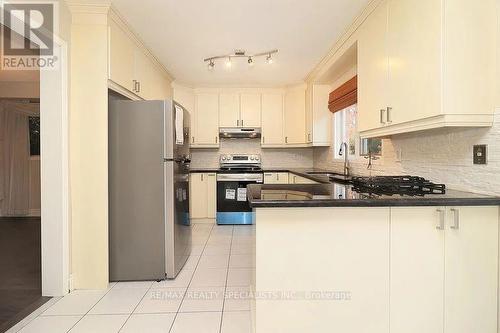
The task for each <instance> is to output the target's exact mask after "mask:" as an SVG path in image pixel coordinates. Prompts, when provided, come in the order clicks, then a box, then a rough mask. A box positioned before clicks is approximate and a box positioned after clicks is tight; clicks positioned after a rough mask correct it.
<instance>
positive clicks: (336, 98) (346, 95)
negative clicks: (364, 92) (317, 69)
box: [328, 75, 358, 113]
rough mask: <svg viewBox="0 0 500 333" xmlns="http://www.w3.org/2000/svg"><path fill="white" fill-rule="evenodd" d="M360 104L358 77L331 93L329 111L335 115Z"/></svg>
mask: <svg viewBox="0 0 500 333" xmlns="http://www.w3.org/2000/svg"><path fill="white" fill-rule="evenodd" d="M357 102H358V76H357V75H356V76H355V77H353V78H352V79H350V80H349V81H347V82H346V83H344V84H343V85H341V86H340V87H338V88H337V89H335V90H334V91H332V92H331V93H330V96H329V99H328V109H329V110H330V111H331V112H333V113H335V112H337V111H340V110H343V109H345V108H346V107H348V106H351V105H353V104H356V103H357Z"/></svg>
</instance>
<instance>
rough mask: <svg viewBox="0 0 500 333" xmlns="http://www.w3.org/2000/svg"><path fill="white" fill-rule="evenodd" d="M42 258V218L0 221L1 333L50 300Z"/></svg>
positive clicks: (2, 218)
mask: <svg viewBox="0 0 500 333" xmlns="http://www.w3.org/2000/svg"><path fill="white" fill-rule="evenodd" d="M40 257H41V256H40V218H39V217H0V267H1V269H0V332H4V331H6V330H7V329H8V328H9V327H11V326H13V325H14V324H15V323H16V322H18V321H19V320H21V319H22V318H23V317H24V316H26V315H27V314H29V313H30V312H32V311H33V310H34V309H36V308H37V307H39V306H40V305H41V304H43V303H44V302H46V301H47V300H48V299H49V298H48V297H42V292H41V259H40Z"/></svg>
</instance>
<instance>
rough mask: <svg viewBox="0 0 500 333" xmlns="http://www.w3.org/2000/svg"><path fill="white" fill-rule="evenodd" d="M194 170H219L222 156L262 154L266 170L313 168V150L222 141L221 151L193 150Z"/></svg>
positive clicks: (243, 140) (254, 141) (245, 140)
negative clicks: (263, 147) (265, 146)
mask: <svg viewBox="0 0 500 333" xmlns="http://www.w3.org/2000/svg"><path fill="white" fill-rule="evenodd" d="M191 154H192V162H191V167H192V168H218V167H219V155H221V154H261V156H262V165H263V167H264V168H266V167H267V168H311V167H312V166H313V148H282V149H278V148H276V149H274V148H273V149H268V148H266V149H262V148H261V146H260V140H259V139H221V142H220V148H219V149H192V150H191Z"/></svg>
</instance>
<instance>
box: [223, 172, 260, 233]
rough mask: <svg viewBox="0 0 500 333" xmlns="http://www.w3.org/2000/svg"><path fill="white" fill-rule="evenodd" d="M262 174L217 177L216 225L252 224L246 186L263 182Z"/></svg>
mask: <svg viewBox="0 0 500 333" xmlns="http://www.w3.org/2000/svg"><path fill="white" fill-rule="evenodd" d="M263 178H264V177H263V174H262V173H231V174H224V173H223V174H218V175H217V216H216V219H217V224H252V223H253V213H252V208H251V207H250V205H249V203H248V199H247V185H249V184H257V183H262V182H263Z"/></svg>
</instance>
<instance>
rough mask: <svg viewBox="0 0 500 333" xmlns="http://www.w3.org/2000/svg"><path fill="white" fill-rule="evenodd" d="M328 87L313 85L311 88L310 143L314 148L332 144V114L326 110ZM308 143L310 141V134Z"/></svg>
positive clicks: (329, 89)
mask: <svg viewBox="0 0 500 333" xmlns="http://www.w3.org/2000/svg"><path fill="white" fill-rule="evenodd" d="M330 91H331V88H330V86H329V85H319V84H318V85H313V87H312V122H313V124H312V125H313V131H312V143H313V145H314V146H330V145H331V144H332V138H331V134H332V113H331V112H330V110H329V109H328V98H329V95H330ZM308 136H309V137H308V138H307V139H308V142H310V141H311V138H310V134H309V135H308Z"/></svg>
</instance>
